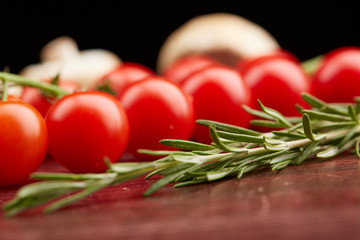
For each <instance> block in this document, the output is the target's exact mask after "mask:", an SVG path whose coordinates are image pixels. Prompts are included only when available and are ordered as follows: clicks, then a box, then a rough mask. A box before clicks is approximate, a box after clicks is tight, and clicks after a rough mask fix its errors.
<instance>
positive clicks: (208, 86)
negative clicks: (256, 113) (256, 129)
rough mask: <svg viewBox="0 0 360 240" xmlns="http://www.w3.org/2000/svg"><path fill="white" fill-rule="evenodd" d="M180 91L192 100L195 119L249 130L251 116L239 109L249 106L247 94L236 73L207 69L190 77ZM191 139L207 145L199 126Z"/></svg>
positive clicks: (205, 133) (206, 133)
mask: <svg viewBox="0 0 360 240" xmlns="http://www.w3.org/2000/svg"><path fill="white" fill-rule="evenodd" d="M181 87H182V89H184V91H185V92H186V93H188V94H189V95H190V96H192V97H193V104H194V110H195V116H196V119H206V120H214V121H220V122H224V123H229V124H234V125H237V126H241V127H248V126H249V121H250V119H251V116H250V114H248V113H247V112H246V111H245V110H244V109H243V107H242V106H243V105H244V104H245V105H249V104H250V103H251V93H250V91H249V89H248V87H247V86H246V85H245V83H244V81H243V79H242V77H241V76H240V74H239V73H238V72H237V71H236V70H234V69H232V68H230V67H226V66H222V65H217V66H209V67H206V68H204V69H203V70H200V71H197V72H195V73H193V74H192V75H190V76H189V77H188V78H187V79H186V80H185V81H183V82H182V84H181ZM193 138H194V139H195V140H197V141H200V142H210V141H211V138H210V137H209V131H208V128H206V127H203V126H199V125H197V126H196V127H195V131H194V135H193Z"/></svg>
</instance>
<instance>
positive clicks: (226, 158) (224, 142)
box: [3, 93, 360, 217]
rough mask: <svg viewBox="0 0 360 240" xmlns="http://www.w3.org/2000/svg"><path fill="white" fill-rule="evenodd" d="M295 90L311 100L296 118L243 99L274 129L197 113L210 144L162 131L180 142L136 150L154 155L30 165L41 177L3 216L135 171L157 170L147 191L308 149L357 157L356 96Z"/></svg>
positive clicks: (297, 157)
mask: <svg viewBox="0 0 360 240" xmlns="http://www.w3.org/2000/svg"><path fill="white" fill-rule="evenodd" d="M302 96H303V98H304V100H305V101H306V102H307V103H308V104H309V105H310V106H311V107H312V108H311V109H302V108H299V109H300V111H301V113H302V117H299V118H286V117H284V116H283V115H282V114H280V113H279V112H277V111H275V110H274V109H270V108H268V107H265V106H264V105H263V104H262V103H261V102H260V101H259V105H260V108H261V110H262V111H258V110H254V109H250V108H249V107H246V106H245V107H244V108H245V110H247V111H248V112H250V113H252V114H254V115H256V116H258V117H263V118H264V119H265V120H262V121H265V122H263V123H264V124H263V125H269V126H271V127H273V126H276V127H281V128H283V129H282V130H280V131H273V132H268V133H260V132H257V131H254V130H249V129H244V128H241V127H237V126H233V125H229V124H225V123H220V122H215V121H209V120H197V123H198V124H201V125H204V126H207V127H208V128H209V133H210V136H211V138H212V140H213V142H212V143H211V144H203V143H197V142H193V141H185V140H176V139H164V140H162V141H161V143H162V144H164V145H167V146H172V147H175V148H178V149H179V150H176V151H152V150H144V149H143V150H139V152H142V153H144V154H150V155H155V156H158V157H159V159H158V160H156V161H153V162H131V163H110V162H109V161H106V162H107V164H108V172H107V173H101V174H70V173H40V172H37V173H33V174H32V175H31V177H32V178H33V179H37V180H41V181H40V182H36V183H32V184H30V185H26V186H24V187H22V188H21V189H20V190H19V191H18V192H17V195H16V196H15V198H14V199H13V200H11V201H10V202H8V203H6V204H5V205H4V206H3V209H4V210H5V212H6V215H7V216H9V217H10V216H14V215H16V214H18V213H20V212H22V211H24V210H27V209H29V208H32V207H35V206H39V205H43V204H48V206H47V207H46V208H45V212H53V211H56V210H58V209H60V208H63V207H65V206H67V205H70V204H72V203H74V202H76V201H79V200H81V199H83V198H85V197H87V196H89V195H90V194H92V193H94V192H97V191H99V190H100V189H102V188H105V187H108V186H111V185H116V184H119V183H122V182H125V181H129V180H131V179H134V178H137V177H140V176H146V178H150V177H152V176H154V175H160V176H161V178H160V179H159V180H158V181H157V182H155V183H154V184H153V185H152V186H151V187H150V188H149V189H147V190H146V191H145V192H144V196H149V195H151V194H153V193H154V192H156V191H157V190H159V189H160V188H162V187H164V186H166V185H168V184H171V183H175V184H174V187H184V186H189V185H194V184H200V183H205V182H213V181H218V180H221V179H225V178H228V177H237V178H241V177H242V176H244V174H246V173H248V172H252V171H256V170H259V169H270V170H273V171H275V170H280V169H283V168H286V167H288V166H290V165H299V164H301V163H303V162H304V161H305V160H307V159H310V158H313V157H315V156H317V157H320V158H330V157H333V156H336V155H337V154H339V153H341V152H344V151H346V150H353V151H354V152H355V154H356V155H357V156H358V157H359V156H360V153H359V151H360V150H359V149H360V146H359V144H360V124H359V120H358V114H359V112H360V110H359V109H360V107H359V100H358V99H356V103H355V104H351V103H350V104H348V105H347V106H345V105H337V104H327V103H325V102H323V101H321V100H320V99H317V98H315V97H314V96H311V95H309V94H305V93H304V94H303V95H302ZM259 123H260V124H261V121H258V122H257V124H259ZM49 202H51V203H50V204H49Z"/></svg>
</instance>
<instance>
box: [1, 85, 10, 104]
mask: <svg viewBox="0 0 360 240" xmlns="http://www.w3.org/2000/svg"><path fill="white" fill-rule="evenodd" d="M2 82H3V88H4V89H3V95H2V101H6V100H7V96H8V94H7V92H8V88H9V82H8V81H6V80H2Z"/></svg>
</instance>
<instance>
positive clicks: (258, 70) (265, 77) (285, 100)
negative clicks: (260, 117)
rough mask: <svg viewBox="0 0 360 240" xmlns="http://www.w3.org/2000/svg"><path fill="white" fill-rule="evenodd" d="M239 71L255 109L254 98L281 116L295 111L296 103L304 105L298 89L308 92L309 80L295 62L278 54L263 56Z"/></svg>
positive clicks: (294, 113)
mask: <svg viewBox="0 0 360 240" xmlns="http://www.w3.org/2000/svg"><path fill="white" fill-rule="evenodd" d="M241 73H242V76H243V78H244V81H245V83H246V84H247V85H248V86H249V88H250V91H251V93H252V98H253V100H252V103H253V105H254V106H255V107H256V108H257V109H260V107H259V106H258V104H257V100H260V101H261V102H262V103H263V104H264V105H265V106H267V107H270V108H273V109H276V110H278V111H279V112H281V113H282V114H284V115H285V116H298V115H299V113H298V111H297V110H296V108H295V105H296V104H300V105H302V106H304V107H306V103H305V101H304V100H303V99H302V98H301V93H302V92H308V93H309V92H311V90H310V84H311V83H310V78H309V76H308V75H306V73H305V72H304V70H303V69H302V68H301V66H300V64H299V63H297V62H295V61H293V60H291V59H288V58H287V57H283V56H281V55H269V56H263V57H259V58H256V59H254V60H253V61H252V62H251V63H249V66H247V67H246V68H245V69H244V70H243V71H242V72H241Z"/></svg>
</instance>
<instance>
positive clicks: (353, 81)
mask: <svg viewBox="0 0 360 240" xmlns="http://www.w3.org/2000/svg"><path fill="white" fill-rule="evenodd" d="M312 91H313V94H314V95H315V96H316V97H318V98H320V99H322V100H323V101H325V102H339V103H341V102H343V103H344V102H353V101H354V97H355V96H360V48H359V47H341V48H337V49H334V50H332V51H330V52H328V53H327V54H325V56H324V57H323V60H322V62H321V64H320V66H319V68H318V70H317V71H316V72H315V73H314V76H313V80H312Z"/></svg>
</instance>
